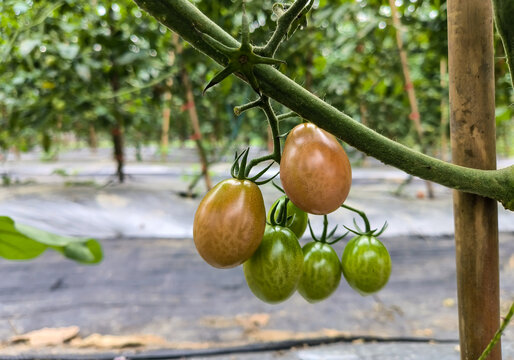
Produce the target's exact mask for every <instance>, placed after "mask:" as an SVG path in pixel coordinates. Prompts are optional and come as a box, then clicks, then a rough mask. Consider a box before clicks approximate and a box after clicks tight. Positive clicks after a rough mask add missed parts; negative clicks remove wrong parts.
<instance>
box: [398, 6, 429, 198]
mask: <svg viewBox="0 0 514 360" xmlns="http://www.w3.org/2000/svg"><path fill="white" fill-rule="evenodd" d="M389 6H390V7H391V17H392V18H393V25H394V27H395V29H396V31H395V33H396V46H397V47H398V52H399V53H400V61H401V63H402V71H403V77H404V78H405V89H406V91H407V96H408V98H409V104H410V115H409V119H410V120H411V121H412V123H413V124H414V128H415V129H416V134H417V135H418V139H419V142H420V144H421V147H422V151H423V152H424V153H425V152H426V151H425V150H426V149H425V144H424V143H423V128H422V126H421V118H420V114H419V107H418V99H417V97H416V90H415V89H414V84H413V83H412V79H411V77H410V70H409V63H408V62H407V52H406V51H405V47H404V46H403V40H402V29H401V22H400V16H399V14H398V9H397V8H396V4H395V0H389ZM425 185H426V187H427V194H428V197H429V198H430V199H433V198H434V187H433V186H432V183H431V182H430V181H425Z"/></svg>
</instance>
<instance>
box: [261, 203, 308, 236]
mask: <svg viewBox="0 0 514 360" xmlns="http://www.w3.org/2000/svg"><path fill="white" fill-rule="evenodd" d="M285 199H286V195H284V196H281V197H279V198H278V199H277V200H276V201H275V202H274V203H273V205H272V206H271V208H270V210H269V211H268V215H267V217H266V218H267V220H268V222H269V221H270V216H271V210H272V209H273V208H274V207H275V206H277V210H276V211H275V220H277V217H278V214H279V213H280V207H281V206H283V205H281V204H280V205H279V203H280V202H282V204H283V203H284V201H285ZM287 217H288V218H289V220H287V222H286V228H288V229H290V230H291V231H292V232H293V233H294V234H295V235H296V237H297V238H298V239H300V238H301V237H302V235H303V233H304V232H305V229H307V222H308V221H309V215H307V213H306V212H305V211H303V210H301V209H299V208H298V207H297V206H296V205H295V204H293V202H292V201H288V202H287Z"/></svg>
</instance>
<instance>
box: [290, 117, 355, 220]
mask: <svg viewBox="0 0 514 360" xmlns="http://www.w3.org/2000/svg"><path fill="white" fill-rule="evenodd" d="M280 180H281V182H282V187H283V188H284V191H285V192H286V195H287V196H288V197H289V199H290V200H291V201H292V202H293V203H294V204H295V205H296V206H298V207H299V208H300V209H302V210H303V211H306V212H308V213H311V214H316V215H325V214H329V213H331V212H333V211H335V210H337V209H338V208H339V207H340V206H341V204H342V203H343V202H344V201H345V200H346V197H347V196H348V193H349V192H350V186H351V183H352V169H351V166H350V161H349V160H348V156H347V155H346V153H345V151H344V149H343V147H342V146H341V145H340V144H339V143H338V142H337V139H336V138H335V136H334V135H332V134H330V133H328V132H326V131H325V130H323V129H321V128H319V127H318V126H316V125H314V124H311V123H304V124H300V125H297V126H295V127H294V128H293V129H292V130H291V132H290V133H289V135H288V136H287V139H286V142H285V144H284V152H283V154H282V160H281V161H280Z"/></svg>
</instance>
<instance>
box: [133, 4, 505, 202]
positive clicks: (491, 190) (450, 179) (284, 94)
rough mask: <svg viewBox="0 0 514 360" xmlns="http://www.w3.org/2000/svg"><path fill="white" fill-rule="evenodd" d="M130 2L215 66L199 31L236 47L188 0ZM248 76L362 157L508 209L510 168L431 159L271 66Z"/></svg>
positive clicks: (220, 59)
mask: <svg viewBox="0 0 514 360" xmlns="http://www.w3.org/2000/svg"><path fill="white" fill-rule="evenodd" d="M135 2H136V3H137V4H138V5H139V6H140V7H141V8H142V9H143V10H145V11H147V12H149V13H150V14H151V15H153V16H154V17H155V18H156V19H157V20H159V21H160V22H162V23H163V24H164V25H165V26H167V27H169V28H170V29H172V30H173V31H176V32H177V33H178V34H179V35H180V36H182V37H183V38H184V39H185V40H186V41H188V42H189V43H190V44H191V45H193V46H194V47H196V48H197V49H198V50H200V51H202V52H203V53H205V54H206V55H207V56H209V57H211V58H212V59H214V60H215V61H217V62H218V63H220V64H223V63H224V61H225V58H224V56H223V54H221V53H220V52H218V51H216V50H215V49H213V48H212V47H211V46H209V45H208V44H207V43H206V42H205V41H204V40H203V38H202V36H201V32H203V33H207V34H208V35H210V36H211V37H213V38H215V39H216V40H218V41H219V42H221V43H223V44H226V45H227V46H232V47H236V46H239V44H238V42H237V41H236V40H235V39H234V38H232V37H231V36H230V35H229V34H228V33H226V32H225V31H224V30H223V29H221V28H220V27H219V26H217V25H216V24H215V23H214V22H212V21H211V20H210V19H209V18H208V17H207V16H205V15H204V14H203V13H202V12H201V11H199V10H198V9H197V8H196V7H195V6H194V5H193V4H191V3H190V2H189V1H188V0H135ZM297 3H299V2H297ZM297 3H295V5H296V4H297ZM254 72H255V76H256V77H257V78H258V80H259V85H260V88H261V91H262V93H263V94H265V95H266V96H268V97H269V98H272V99H274V100H276V101H278V102H279V103H281V104H283V105H284V106H286V107H288V108H289V109H291V110H292V111H294V112H296V113H297V114H298V115H299V116H301V117H303V118H305V119H307V120H309V121H311V122H312V123H314V124H316V125H318V126H320V127H321V128H323V129H325V130H326V131H328V132H330V133H332V134H334V135H335V136H337V137H338V138H340V139H341V140H343V141H345V142H347V143H348V144H349V145H352V146H354V147H355V148H357V149H359V150H361V151H362V152H364V153H366V154H367V155H370V156H373V157H375V158H377V159H378V160H380V161H382V162H383V163H385V164H388V165H392V166H394V167H396V168H398V169H401V170H403V171H405V172H406V173H408V174H411V175H414V176H417V177H420V178H422V179H425V180H430V181H433V182H436V183H438V184H441V185H444V186H447V187H450V188H453V189H456V190H460V191H464V192H469V193H473V194H477V195H481V196H485V197H489V198H492V199H495V200H497V201H500V202H501V203H502V204H503V206H504V207H505V208H507V209H509V210H514V166H510V167H508V168H505V169H501V170H493V169H484V170H479V169H471V168H466V167H462V166H458V165H453V164H449V163H446V162H444V161H441V160H438V159H435V158H432V157H430V156H427V155H424V154H422V153H420V152H417V151H415V150H412V149H410V148H408V147H406V146H404V145H401V144H399V143H397V142H395V141H393V140H390V139H388V138H386V137H384V136H382V135H380V134H378V133H376V132H375V131H373V130H371V129H369V128H367V127H365V126H364V125H362V124H360V123H359V122H357V121H355V120H353V119H352V118H351V117H350V116H348V115H346V114H344V113H342V112H341V111H339V110H337V109H336V108H334V107H333V106H331V105H329V104H327V103H325V102H324V101H322V100H321V99H319V98H318V97H316V96H315V95H313V94H311V93H310V92H309V91H307V90H306V89H304V88H303V87H301V86H300V85H298V84H296V83H295V82H294V81H293V80H291V79H289V78H288V77H286V76H285V75H283V74H282V73H280V72H279V71H277V70H276V69H274V68H272V67H271V66H265V65H256V66H255V69H254Z"/></svg>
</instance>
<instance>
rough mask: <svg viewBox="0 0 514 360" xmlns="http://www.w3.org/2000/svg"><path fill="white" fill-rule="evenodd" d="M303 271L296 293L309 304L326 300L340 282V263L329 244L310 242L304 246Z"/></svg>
mask: <svg viewBox="0 0 514 360" xmlns="http://www.w3.org/2000/svg"><path fill="white" fill-rule="evenodd" d="M302 251H303V271H302V277H301V279H300V282H299V284H298V292H299V293H300V295H302V297H303V298H304V299H305V300H307V301H308V302H310V303H315V302H318V301H321V300H324V299H326V298H328V297H329V296H330V295H332V293H333V292H334V291H335V290H336V289H337V287H338V286H339V282H340V281H341V262H340V261H339V256H338V255H337V253H336V252H335V250H334V249H333V248H332V246H330V245H329V244H326V243H322V242H318V241H312V242H309V243H307V244H305V245H304V247H303V249H302Z"/></svg>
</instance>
